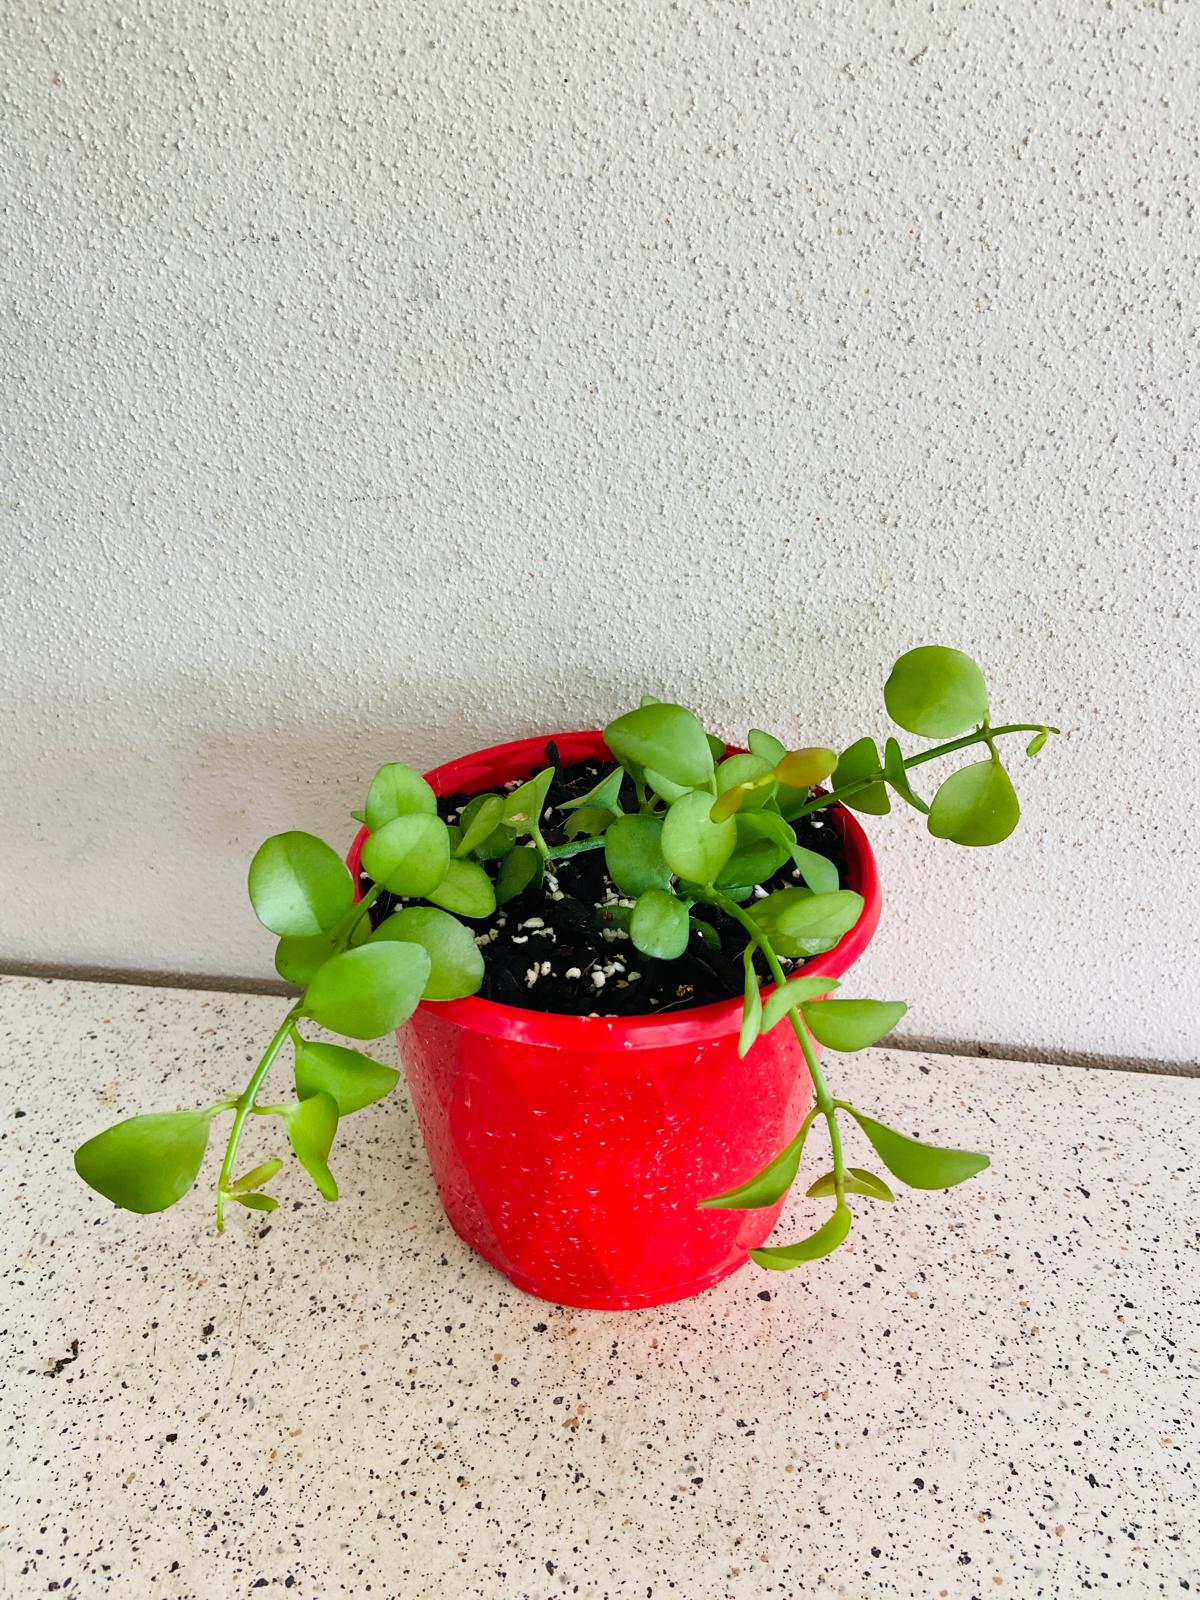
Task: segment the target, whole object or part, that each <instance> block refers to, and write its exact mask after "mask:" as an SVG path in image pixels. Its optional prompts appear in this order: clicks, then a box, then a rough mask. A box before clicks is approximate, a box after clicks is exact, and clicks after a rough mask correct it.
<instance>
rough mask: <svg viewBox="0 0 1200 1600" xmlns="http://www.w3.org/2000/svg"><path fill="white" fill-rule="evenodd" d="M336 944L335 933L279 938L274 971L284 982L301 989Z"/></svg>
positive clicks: (332, 931)
mask: <svg viewBox="0 0 1200 1600" xmlns="http://www.w3.org/2000/svg"><path fill="white" fill-rule="evenodd" d="M336 945H337V933H336V931H335V930H333V929H331V930H330V931H329V932H328V933H314V934H313V935H312V936H311V937H310V938H307V939H280V941H279V943H278V944H277V945H276V946H275V971H276V972H277V973H278V974H279V976H280V977H281V978H282V979H283V980H284V982H285V983H294V984H296V986H297V987H298V988H301V989H303V988H304V986H305V984H307V983H309V982H310V981H311V979H312V977H313V974H314V973H315V972H316V970H317V968H318V967H323V966H324V965H325V963H326V962H327V961H328V960H329V958H330V956H331V955H332V954H333V952H334V949H335V948H336Z"/></svg>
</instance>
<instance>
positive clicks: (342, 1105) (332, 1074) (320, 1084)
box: [295, 1039, 400, 1117]
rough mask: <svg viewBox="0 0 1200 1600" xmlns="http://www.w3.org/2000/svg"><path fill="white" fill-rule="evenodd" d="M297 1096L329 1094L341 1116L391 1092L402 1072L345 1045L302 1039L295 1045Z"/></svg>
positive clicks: (359, 1109)
mask: <svg viewBox="0 0 1200 1600" xmlns="http://www.w3.org/2000/svg"><path fill="white" fill-rule="evenodd" d="M295 1072H296V1096H297V1098H298V1099H300V1100H308V1099H310V1098H311V1097H312V1096H313V1095H314V1094H327V1095H329V1096H330V1097H331V1098H332V1100H333V1102H334V1104H335V1105H336V1106H337V1109H338V1116H339V1117H348V1116H349V1115H350V1114H351V1112H353V1111H361V1110H362V1108H363V1107H364V1106H369V1105H373V1104H374V1103H375V1101H376V1100H382V1099H383V1097H384V1095H387V1094H391V1092H392V1090H393V1089H394V1088H395V1087H396V1084H397V1082H398V1081H399V1078H400V1074H399V1073H398V1072H397V1071H396V1069H395V1068H394V1067H385V1066H384V1064H383V1062H382V1061H373V1060H372V1059H371V1057H370V1056H364V1055H362V1054H361V1053H360V1052H359V1051H357V1050H347V1049H346V1047H345V1046H344V1045H340V1044H325V1043H324V1042H323V1041H319V1040H314V1039H301V1040H300V1041H299V1042H298V1043H297V1045H296V1063H295Z"/></svg>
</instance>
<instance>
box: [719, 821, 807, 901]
mask: <svg viewBox="0 0 1200 1600" xmlns="http://www.w3.org/2000/svg"><path fill="white" fill-rule="evenodd" d="M734 826H735V827H736V828H737V849H736V850H735V851H734V852H733V854H732V855H731V856H730V858H729V860H728V861H727V862H726V863H725V865H724V866H723V867H722V868H721V870H720V872H719V873H718V874H717V879H716V883H717V888H718V889H729V888H738V887H745V886H746V885H747V884H753V883H765V882H766V880H767V879H768V878H773V877H774V876H775V874H776V873H777V872H778V871H779V869H780V867H781V866H782V865H783V863H784V862H785V861H786V860H787V858H788V853H789V848H790V846H789V842H788V841H789V839H790V840H791V841H792V842H793V843H794V840H795V835H794V834H793V833H792V830H791V829H790V828H789V827H788V825H787V823H786V822H785V821H784V820H783V818H782V817H781V816H779V815H778V814H777V813H776V812H774V811H745V812H742V813H741V814H740V815H739V816H738V817H737V818H736V819H735V823H734Z"/></svg>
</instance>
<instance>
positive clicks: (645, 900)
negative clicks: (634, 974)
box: [629, 889, 691, 961]
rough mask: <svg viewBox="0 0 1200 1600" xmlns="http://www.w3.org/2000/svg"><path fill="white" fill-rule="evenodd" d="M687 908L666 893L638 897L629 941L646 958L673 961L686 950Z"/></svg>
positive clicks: (649, 892)
mask: <svg viewBox="0 0 1200 1600" xmlns="http://www.w3.org/2000/svg"><path fill="white" fill-rule="evenodd" d="M690 932H691V929H690V928H689V926H688V908H687V906H686V905H685V904H684V902H683V901H682V900H677V899H676V898H675V896H674V895H673V894H671V893H670V892H669V891H668V890H666V889H647V890H646V892H645V894H642V895H639V896H638V899H637V903H636V905H635V906H634V908H633V914H632V916H631V917H630V919H629V937H630V938H631V939H632V940H633V942H634V944H635V945H636V946H637V948H638V949H639V950H640V951H641V952H642V954H643V955H644V956H655V957H657V958H658V960H659V961H674V960H675V958H676V957H677V956H681V955H682V954H683V952H684V951H685V950H686V949H687V944H688V936H689V934H690Z"/></svg>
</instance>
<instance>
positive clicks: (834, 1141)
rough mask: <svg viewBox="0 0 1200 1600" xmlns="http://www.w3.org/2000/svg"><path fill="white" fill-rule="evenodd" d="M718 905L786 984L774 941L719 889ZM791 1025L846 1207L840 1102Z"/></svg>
mask: <svg viewBox="0 0 1200 1600" xmlns="http://www.w3.org/2000/svg"><path fill="white" fill-rule="evenodd" d="M711 893H712V897H713V900H714V902H715V903H716V904H717V905H719V906H720V908H721V910H722V911H724V912H725V913H726V915H727V916H730V917H734V918H735V919H736V920H737V921H738V922H740V923H741V925H742V927H743V928H744V929H745V930H746V932H747V933H748V934H749V935H750V937H751V939H753V941H754V943H755V944H756V945H757V946H758V948H759V949H760V950H761V951H762V953H763V955H764V956H765V957H766V962H767V966H768V967H770V969H771V976H772V977H773V978H774V979H775V982H776V983H786V982H787V974H786V973H785V972H784V970H783V968H782V966H781V965H780V964H779V957H778V956H777V955H776V954H775V951H774V948H773V947H772V945H771V941H770V940H769V939H768V938H767V936H766V934H765V933H764V932H763V931H762V929H761V928H760V927H759V925H758V923H757V922H755V920H754V918H753V917H752V916H750V914H749V912H747V911H743V910H742V908H741V906H740V905H738V903H737V901H736V900H731V899H730V898H729V896H728V895H725V894H722V893H721V891H720V890H719V889H713V890H711ZM788 1021H789V1022H790V1023H791V1025H792V1031H793V1032H794V1033H795V1035H796V1038H797V1039H798V1040H799V1042H800V1048H801V1050H803V1052H804V1063H805V1065H806V1066H807V1068H808V1075H809V1077H810V1078H811V1079H812V1086H813V1092H814V1094H815V1096H816V1101H817V1103H816V1106H815V1107H814V1110H813V1115H816V1114H817V1113H819V1114H820V1115H821V1116H823V1117H824V1118H825V1125H826V1127H827V1128H828V1129H829V1149H830V1152H831V1154H832V1156H833V1186H834V1188H835V1190H836V1191H837V1203H838V1205H842V1204H844V1202H845V1199H846V1168H845V1164H844V1162H843V1160H842V1135H841V1130H840V1129H839V1128H838V1125H837V1111H836V1109H835V1108H836V1101H835V1100H834V1098H833V1096H832V1095H831V1094H830V1092H829V1086H828V1084H827V1083H826V1082H825V1074H824V1073H823V1072H822V1071H821V1063H820V1062H819V1061H818V1060H817V1055H816V1051H815V1050H814V1049H813V1047H812V1040H811V1039H810V1038H809V1036H808V1029H807V1028H806V1027H805V1026H804V1023H803V1022H802V1021H801V1019H800V1016H799V1014H798V1013H797V1012H795V1011H789V1012H788Z"/></svg>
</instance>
